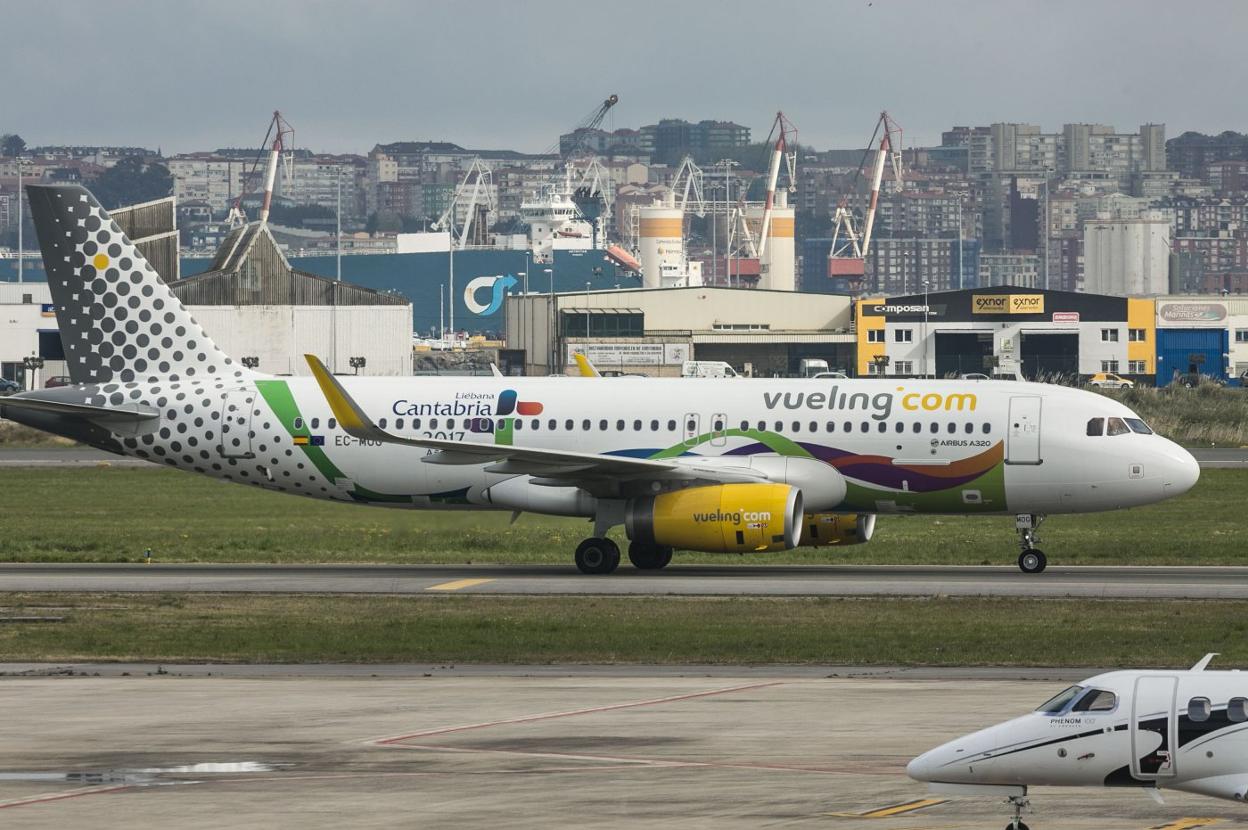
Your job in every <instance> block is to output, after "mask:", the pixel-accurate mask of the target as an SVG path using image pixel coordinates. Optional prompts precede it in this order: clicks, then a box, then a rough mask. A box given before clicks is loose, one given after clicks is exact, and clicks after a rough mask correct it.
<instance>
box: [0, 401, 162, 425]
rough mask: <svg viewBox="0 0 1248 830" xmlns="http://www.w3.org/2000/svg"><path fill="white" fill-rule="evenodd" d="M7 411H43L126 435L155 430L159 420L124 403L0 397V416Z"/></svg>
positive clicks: (150, 412) (149, 410)
mask: <svg viewBox="0 0 1248 830" xmlns="http://www.w3.org/2000/svg"><path fill="white" fill-rule="evenodd" d="M7 410H19V411H25V412H45V413H48V414H50V415H62V416H65V417H70V418H83V419H86V420H88V421H91V422H93V423H96V424H99V425H100V426H102V427H106V428H107V429H109V430H111V431H113V432H121V433H126V434H128V435H142V434H144V433H146V432H150V431H152V430H153V429H155V428H156V426H157V424H158V423H159V421H160V411H159V410H157V409H154V408H152V407H150V406H145V405H143V404H138V403H123V404H117V405H116V406H93V405H92V404H86V403H73V402H69V401H58V400H49V399H47V398H35V397H30V398H27V397H22V396H18V395H14V396H11V397H7V398H0V415H4V414H7Z"/></svg>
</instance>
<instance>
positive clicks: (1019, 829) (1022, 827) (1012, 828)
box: [1005, 821, 1031, 830]
mask: <svg viewBox="0 0 1248 830" xmlns="http://www.w3.org/2000/svg"><path fill="white" fill-rule="evenodd" d="M1005 830H1031V828H1030V827H1028V826H1027V825H1026V824H1023V823H1022V822H1021V821H1020V822H1018V823H1017V824H1015V823H1014V822H1012V821H1011V822H1010V823H1009V824H1007V825H1005Z"/></svg>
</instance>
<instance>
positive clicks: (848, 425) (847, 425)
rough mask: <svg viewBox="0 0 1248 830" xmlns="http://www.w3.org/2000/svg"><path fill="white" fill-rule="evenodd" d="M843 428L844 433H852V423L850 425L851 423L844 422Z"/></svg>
mask: <svg viewBox="0 0 1248 830" xmlns="http://www.w3.org/2000/svg"><path fill="white" fill-rule="evenodd" d="M844 426H845V431H846V432H853V431H854V425H853V423H852V422H851V421H846V422H845V424H844Z"/></svg>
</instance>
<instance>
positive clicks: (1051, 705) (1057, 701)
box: [1036, 686, 1083, 715]
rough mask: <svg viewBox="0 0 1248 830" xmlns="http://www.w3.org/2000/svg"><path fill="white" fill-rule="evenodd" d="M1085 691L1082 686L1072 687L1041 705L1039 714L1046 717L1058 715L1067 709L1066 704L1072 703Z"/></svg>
mask: <svg viewBox="0 0 1248 830" xmlns="http://www.w3.org/2000/svg"><path fill="white" fill-rule="evenodd" d="M1082 691H1083V687H1082V686H1071V687H1070V688H1069V689H1066V690H1065V691H1063V692H1062V693H1061V694H1059V695H1057V696H1056V697H1052V698H1050V699H1049V700H1046V701H1045V702H1044V703H1042V704H1041V705H1040V707H1039V708H1038V709H1036V711H1037V712H1040V713H1042V714H1045V715H1056V714H1057V713H1059V712H1061V711H1064V710H1065V709H1066V704H1068V703H1070V702H1071V701H1072V700H1074V699H1075V697H1076V696H1077V695H1078V694H1079V693H1080V692H1082Z"/></svg>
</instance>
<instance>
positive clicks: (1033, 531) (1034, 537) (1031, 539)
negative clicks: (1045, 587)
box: [1014, 513, 1049, 574]
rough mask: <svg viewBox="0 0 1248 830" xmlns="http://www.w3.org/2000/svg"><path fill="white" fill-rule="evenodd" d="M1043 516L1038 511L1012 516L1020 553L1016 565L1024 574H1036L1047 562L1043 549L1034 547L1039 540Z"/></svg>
mask: <svg viewBox="0 0 1248 830" xmlns="http://www.w3.org/2000/svg"><path fill="white" fill-rule="evenodd" d="M1043 521H1044V516H1043V515H1042V514H1039V513H1019V514H1018V515H1017V516H1015V517H1014V527H1015V528H1016V529H1017V530H1018V546H1019V547H1020V548H1022V553H1020V554H1019V555H1018V567H1019V570H1021V571H1022V572H1023V573H1025V574H1038V573H1040V572H1041V571H1043V570H1044V569H1045V567H1046V566H1047V565H1048V564H1049V560H1048V557H1046V556H1045V555H1044V551H1042V550H1040V549H1039V548H1037V547H1036V545H1037V543H1039V541H1040V536H1039V533H1038V532H1037V531H1038V530H1039V529H1040V523H1041V522H1043Z"/></svg>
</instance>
